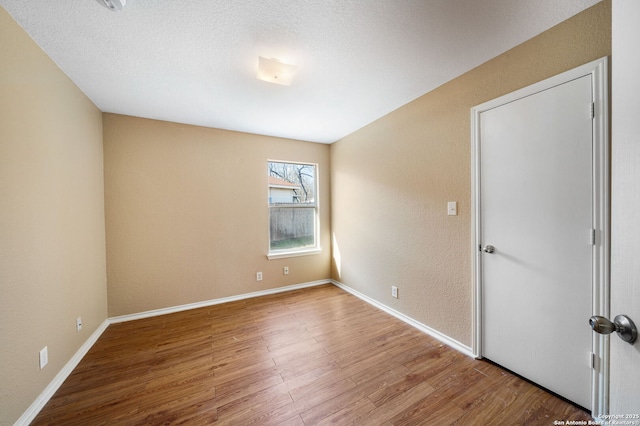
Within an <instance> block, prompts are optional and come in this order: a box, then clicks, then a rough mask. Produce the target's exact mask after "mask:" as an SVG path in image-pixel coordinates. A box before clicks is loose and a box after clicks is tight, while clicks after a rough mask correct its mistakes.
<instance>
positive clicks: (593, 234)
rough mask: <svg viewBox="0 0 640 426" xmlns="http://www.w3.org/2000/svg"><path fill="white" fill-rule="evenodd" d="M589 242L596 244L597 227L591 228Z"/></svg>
mask: <svg viewBox="0 0 640 426" xmlns="http://www.w3.org/2000/svg"><path fill="white" fill-rule="evenodd" d="M589 244H591V245H592V246H595V245H596V230H595V229H590V230H589Z"/></svg>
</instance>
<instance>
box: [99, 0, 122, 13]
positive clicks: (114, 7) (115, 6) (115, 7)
mask: <svg viewBox="0 0 640 426" xmlns="http://www.w3.org/2000/svg"><path fill="white" fill-rule="evenodd" d="M96 1H97V2H98V3H100V4H101V5H103V6H104V7H106V8H107V9H109V10H111V11H112V12H119V11H121V10H122V9H124V7H125V5H126V4H127V0H96Z"/></svg>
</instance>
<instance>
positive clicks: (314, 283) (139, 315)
mask: <svg viewBox="0 0 640 426" xmlns="http://www.w3.org/2000/svg"><path fill="white" fill-rule="evenodd" d="M323 284H332V282H331V280H319V281H311V282H307V283H302V284H295V285H289V286H286V287H278V288H272V289H268V290H261V291H255V292H253V293H245V294H239V295H237V296H229V297H222V298H219V299H211V300H205V301H202V302H195V303H188V304H186V305H178V306H171V307H168V308H161V309H154V310H152V311H145V312H139V313H137V314H130V315H120V316H117V317H111V318H109V323H110V324H117V323H119V322H126V321H134V320H138V319H143V318H151V317H157V316H159V315H166V314H173V313H175V312H182V311H188V310H189V309H197V308H205V307H207V306H213V305H220V304H222V303H228V302H235V301H237V300H244V299H251V298H254V297H260V296H268V295H270V294H277V293H284V292H285V291H292V290H298V289H301V288H307V287H314V286H318V285H323Z"/></svg>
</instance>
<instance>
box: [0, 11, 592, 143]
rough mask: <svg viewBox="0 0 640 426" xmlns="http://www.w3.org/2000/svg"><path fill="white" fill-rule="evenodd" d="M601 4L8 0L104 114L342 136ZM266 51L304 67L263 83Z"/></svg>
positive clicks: (308, 136)
mask: <svg viewBox="0 0 640 426" xmlns="http://www.w3.org/2000/svg"><path fill="white" fill-rule="evenodd" d="M598 1H599V0H561V1H558V0H189V1H183V0H127V5H126V7H125V9H124V10H123V11H122V12H118V13H114V12H111V11H109V10H107V9H105V8H104V7H102V6H100V5H99V4H98V3H97V2H96V1H95V0H58V1H54V0H0V4H1V5H2V6H3V7H4V8H5V9H6V10H7V11H8V12H9V13H10V14H11V15H12V16H13V17H14V19H16V21H17V22H18V23H19V24H20V25H21V26H22V27H23V28H24V29H25V30H26V31H27V33H29V34H30V35H31V37H32V38H33V39H34V40H35V41H36V42H37V43H38V44H39V45H40V46H41V47H42V48H43V49H44V51H45V52H47V54H48V55H49V56H50V57H51V58H52V59H53V60H54V61H55V62H56V63H57V64H58V66H59V67H60V68H61V69H62V70H63V71H64V72H65V73H66V74H67V75H68V76H69V77H70V78H71V79H72V80H73V81H74V82H75V83H76V84H77V85H78V87H80V89H81V90H82V91H83V92H84V93H85V94H86V95H87V96H88V97H89V98H90V99H91V100H92V101H93V102H94V103H95V104H96V105H97V107H98V108H100V109H101V110H102V111H105V112H114V113H119V114H127V115H133V116H138V117H146V118H153V119H159V120H167V121H175V122H180V123H188V124H195V125H200V126H207V127H216V128H222V129H230V130H237V131H243V132H249V133H258V134H264V135H272V136H280V137H286V138H294V139H301V140H307V141H313V142H324V143H331V142H334V141H336V140H338V139H340V138H342V137H344V136H346V135H348V134H349V133H352V132H354V131H355V130H357V129H359V128H361V127H363V126H364V125H366V124H368V123H370V122H372V121H374V120H376V119H378V118H379V117H381V116H383V115H385V114H387V113H389V112H391V111H393V110H394V109H396V108H398V107H400V106H401V105H403V104H406V103H407V102H409V101H411V100H413V99H415V98H417V97H419V96H421V95H423V94H425V93H427V92H429V91H431V90H433V89H434V88H436V87H438V86H439V85H441V84H443V83H445V82H447V81H449V80H451V79H453V78H455V77H457V76H459V75H461V74H463V73H464V72H466V71H468V70H470V69H472V68H474V67H476V66H478V65H480V64H481V63H483V62H485V61H487V60H489V59H491V58H493V57H495V56H497V55H499V54H500V53H502V52H504V51H506V50H508V49H510V48H512V47H514V46H516V45H518V44H520V43H522V42H523V41H525V40H527V39H529V38H531V37H533V36H535V35H537V34H539V33H541V32H543V31H545V30H546V29H548V28H550V27H552V26H554V25H556V24H558V23H560V22H562V21H563V20H565V19H567V18H569V17H571V16H573V15H575V14H576V13H578V12H580V11H582V10H584V9H586V8H587V7H589V6H592V5H594V4H595V3H597V2H598ZM258 56H265V57H272V58H278V59H280V60H283V61H288V62H290V63H293V64H296V65H298V66H299V67H300V69H299V72H298V75H297V76H296V78H295V79H294V81H293V84H292V85H291V86H288V87H287V86H281V85H275V84H271V83H267V82H264V81H259V80H257V79H256V78H255V75H256V69H257V63H258Z"/></svg>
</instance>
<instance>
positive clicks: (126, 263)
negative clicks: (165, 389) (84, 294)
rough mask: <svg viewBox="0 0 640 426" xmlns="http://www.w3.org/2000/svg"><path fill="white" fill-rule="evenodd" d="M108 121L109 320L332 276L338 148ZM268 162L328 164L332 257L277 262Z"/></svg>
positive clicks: (325, 223) (324, 208) (324, 186)
mask: <svg viewBox="0 0 640 426" xmlns="http://www.w3.org/2000/svg"><path fill="white" fill-rule="evenodd" d="M103 117H104V157H105V158H104V161H105V166H104V167H105V200H106V233H107V276H108V292H109V316H118V315H125V314H133V313H138V312H144V311H148V310H152V309H159V308H166V307H171V306H177V305H182V304H187V303H193V302H201V301H206V300H211V299H217V298H222V297H227V296H233V295H238V294H244V293H250V292H255V291H261V290H266V289H273V288H277V287H282V286H286V285H292V284H299V283H306V282H311V281H316V280H326V279H328V278H329V277H330V261H329V259H330V248H331V247H330V242H329V227H330V223H329V215H330V203H329V189H330V188H329V146H328V145H320V144H314V143H308V142H300V141H293V140H287V139H279V138H272V137H266V136H258V135H252V134H246V133H238V132H230V131H225V130H216V129H208V128H203V127H195V126H188V125H182V124H175V123H167V122H162V121H154V120H146V119H141V118H133V117H126V116H121V115H114V114H104V116H103ZM268 159H271V160H286V161H300V162H310V163H318V165H319V172H318V174H319V179H320V181H319V183H320V210H321V213H320V219H321V245H322V247H323V249H324V250H323V252H322V254H319V255H311V256H302V257H294V258H288V259H278V260H267V257H266V255H267V250H268V245H269V241H268V239H269V237H268V232H269V230H268V223H269V221H268V209H267V194H268V188H267V160H268ZM283 266H288V267H289V271H290V272H289V275H287V276H284V275H283V273H282V268H283ZM258 271H262V273H263V276H264V279H263V281H261V282H257V281H256V272H258Z"/></svg>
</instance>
